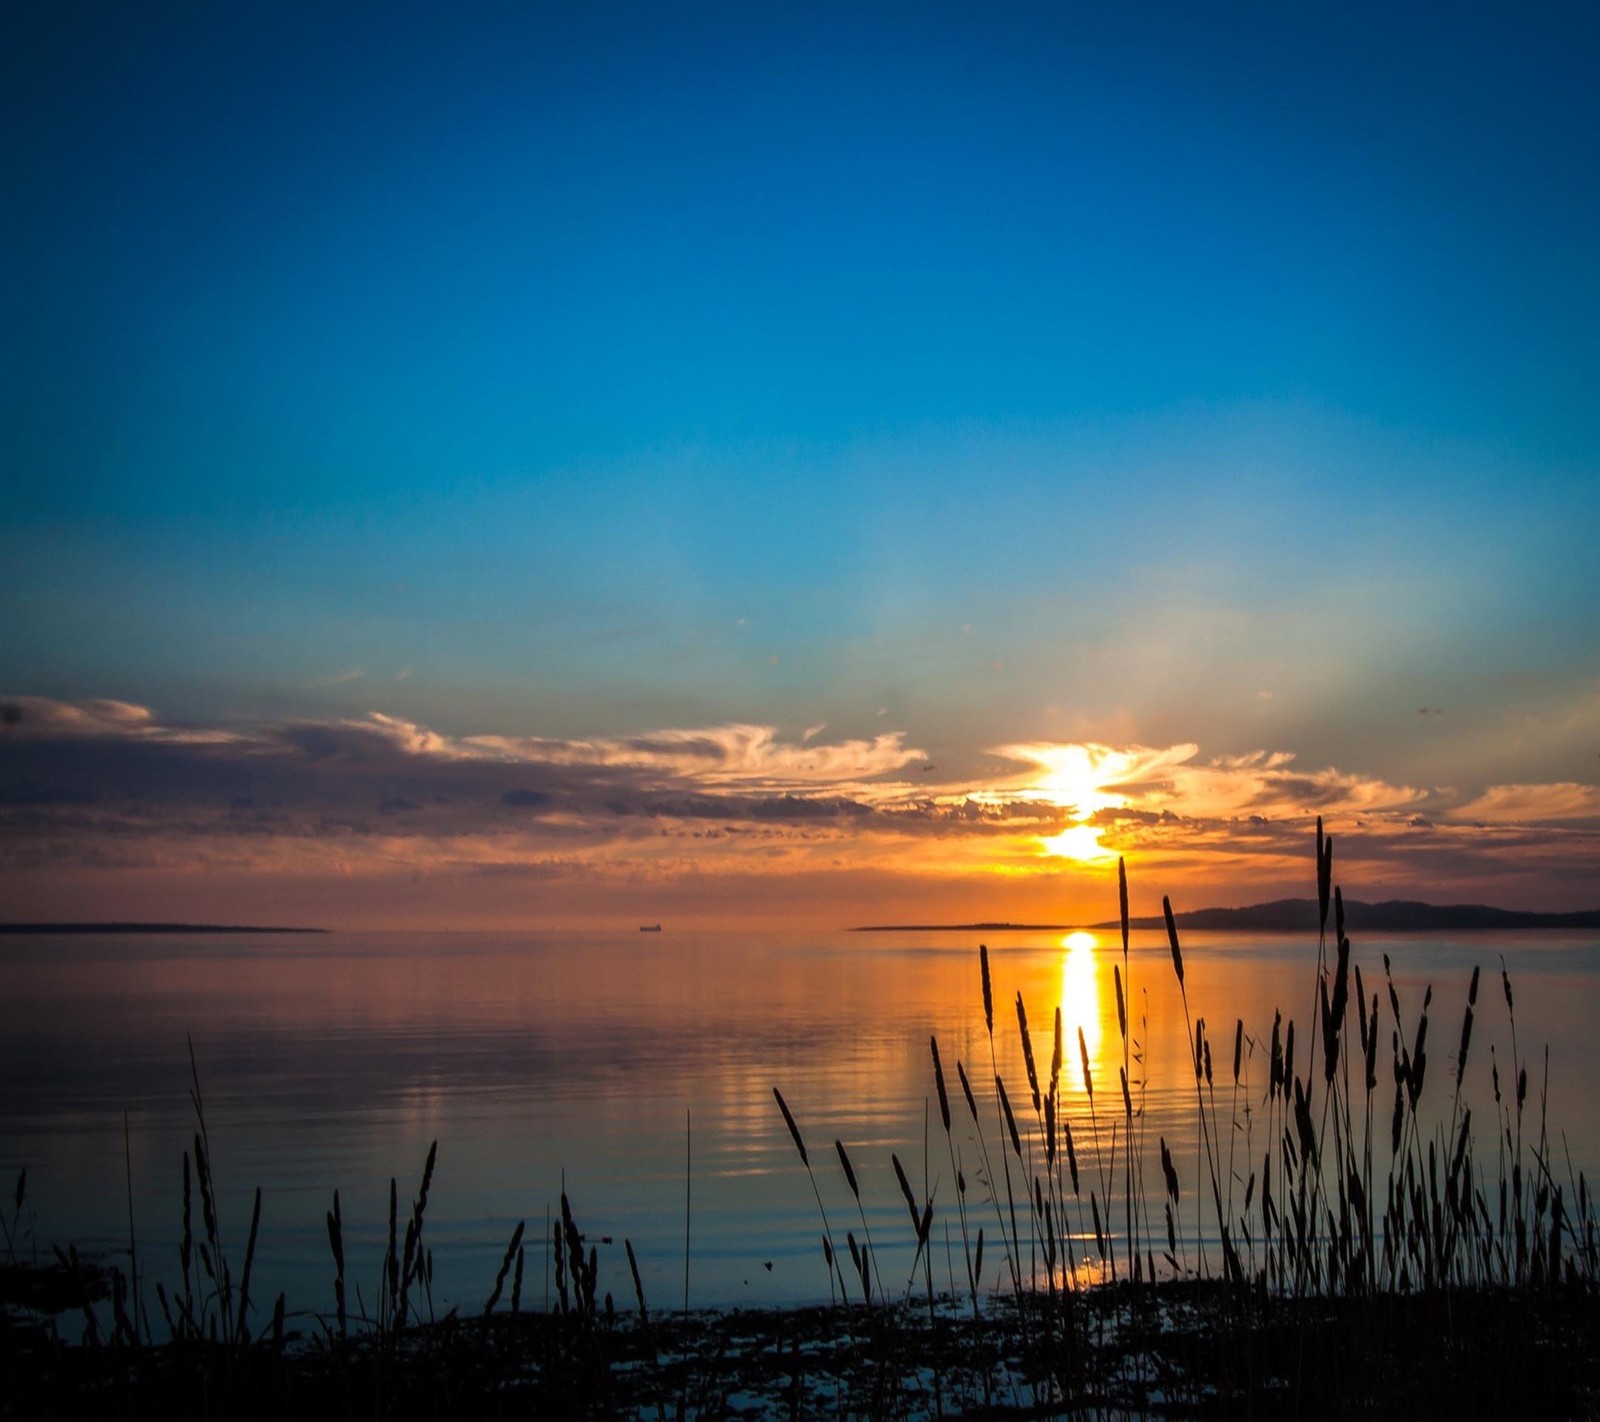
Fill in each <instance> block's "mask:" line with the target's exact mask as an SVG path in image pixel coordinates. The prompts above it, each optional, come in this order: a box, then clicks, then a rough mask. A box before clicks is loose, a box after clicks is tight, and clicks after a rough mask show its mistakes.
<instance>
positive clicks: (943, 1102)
mask: <svg viewBox="0 0 1600 1422" xmlns="http://www.w3.org/2000/svg"><path fill="white" fill-rule="evenodd" d="M928 1045H929V1046H930V1047H932V1048H933V1084H934V1085H935V1086H936V1087H938V1089H939V1119H940V1120H941V1121H943V1122H944V1130H945V1134H946V1135H949V1134H950V1098H949V1096H947V1095H946V1094H945V1089H944V1067H943V1066H941V1065H940V1063H939V1039H938V1038H937V1037H929V1038H928Z"/></svg>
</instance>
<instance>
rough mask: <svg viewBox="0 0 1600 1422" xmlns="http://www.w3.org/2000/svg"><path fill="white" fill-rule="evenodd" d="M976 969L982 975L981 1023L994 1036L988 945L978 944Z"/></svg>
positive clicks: (992, 995)
mask: <svg viewBox="0 0 1600 1422" xmlns="http://www.w3.org/2000/svg"><path fill="white" fill-rule="evenodd" d="M978 970H979V972H980V973H982V975H983V1025H984V1027H985V1028H987V1029H988V1032H989V1035H990V1036H991V1037H993V1036H994V992H993V990H992V989H991V988H990V986H989V946H988V944H986V943H980V944H979V945H978Z"/></svg>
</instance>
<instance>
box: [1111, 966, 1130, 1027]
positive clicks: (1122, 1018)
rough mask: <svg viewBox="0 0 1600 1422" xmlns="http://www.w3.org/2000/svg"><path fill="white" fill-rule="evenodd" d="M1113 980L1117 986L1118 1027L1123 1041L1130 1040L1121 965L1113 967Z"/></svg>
mask: <svg viewBox="0 0 1600 1422" xmlns="http://www.w3.org/2000/svg"><path fill="white" fill-rule="evenodd" d="M1111 978H1112V981H1113V982H1115V983H1116V985H1117V1026H1118V1028H1120V1029H1121V1032H1122V1040H1123V1041H1124V1042H1126V1041H1127V1040H1128V1007H1127V1004H1126V1003H1125V1002H1124V1001H1123V998H1122V968H1121V965H1120V964H1117V963H1113V964H1112V965H1111Z"/></svg>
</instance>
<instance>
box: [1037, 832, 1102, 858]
mask: <svg viewBox="0 0 1600 1422" xmlns="http://www.w3.org/2000/svg"><path fill="white" fill-rule="evenodd" d="M1040 843H1042V844H1043V845H1044V847H1045V849H1046V850H1047V851H1048V852H1049V853H1051V854H1054V855H1057V856H1059V857H1060V858H1062V859H1075V860H1077V861H1078V863H1080V864H1093V863H1095V862H1096V861H1098V860H1101V859H1108V858H1110V857H1111V851H1110V850H1108V849H1107V848H1106V847H1105V846H1104V845H1103V844H1101V843H1100V832H1099V831H1098V830H1097V829H1095V827H1094V826H1093V825H1069V826H1068V827H1067V828H1066V829H1064V830H1062V831H1061V833H1060V834H1053V835H1050V836H1049V837H1048V838H1046V839H1043V840H1041V841H1040Z"/></svg>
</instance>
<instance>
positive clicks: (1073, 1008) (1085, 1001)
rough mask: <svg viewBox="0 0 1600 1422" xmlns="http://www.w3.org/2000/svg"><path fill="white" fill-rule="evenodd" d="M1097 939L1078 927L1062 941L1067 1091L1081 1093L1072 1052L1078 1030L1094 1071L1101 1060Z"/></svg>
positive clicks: (1080, 1076)
mask: <svg viewBox="0 0 1600 1422" xmlns="http://www.w3.org/2000/svg"><path fill="white" fill-rule="evenodd" d="M1098 946H1099V945H1098V942H1097V940H1096V938H1095V936H1094V934H1092V933H1085V932H1084V931H1082V930H1081V929H1080V930H1079V931H1078V932H1076V933H1069V934H1067V935H1066V937H1064V938H1063V939H1062V940H1061V1030H1062V1036H1063V1038H1064V1051H1065V1054H1066V1059H1067V1061H1068V1063H1069V1064H1070V1063H1076V1065H1075V1066H1073V1065H1069V1066H1068V1067H1065V1068H1063V1070H1062V1078H1063V1083H1064V1085H1065V1087H1066V1088H1067V1089H1068V1090H1071V1091H1075V1092H1077V1093H1078V1094H1080V1095H1081V1094H1082V1093H1083V1072H1082V1061H1081V1056H1082V1054H1081V1052H1077V1051H1074V1046H1075V1044H1076V1042H1077V1040H1078V1032H1079V1030H1080V1029H1081V1030H1082V1032H1083V1046H1084V1048H1085V1049H1086V1050H1087V1051H1088V1054H1089V1066H1090V1069H1091V1070H1093V1069H1094V1068H1095V1065H1096V1063H1097V1062H1098V1061H1099V1059H1100V985H1099V982H1098V980H1097V979H1098V972H1099V963H1098V960H1097V958H1096V952H1095V950H1096V948H1097V947H1098Z"/></svg>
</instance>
